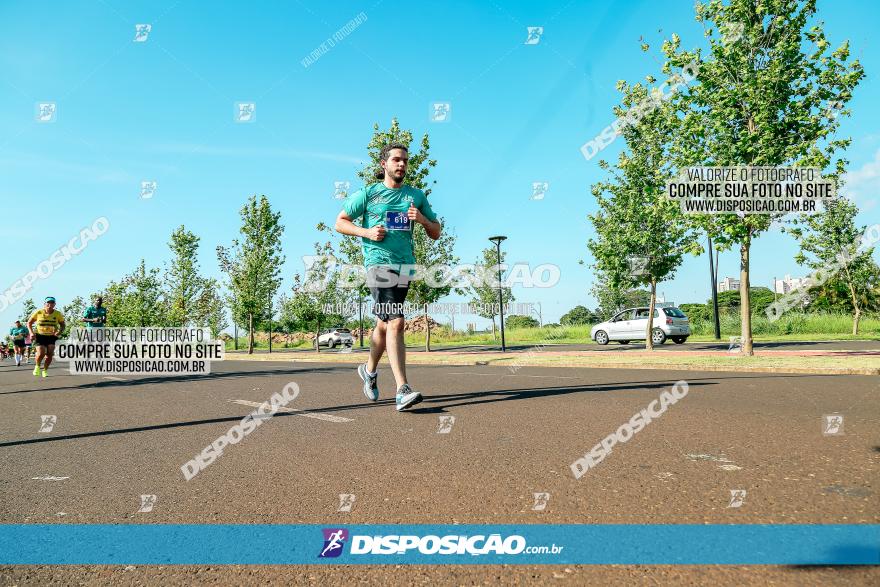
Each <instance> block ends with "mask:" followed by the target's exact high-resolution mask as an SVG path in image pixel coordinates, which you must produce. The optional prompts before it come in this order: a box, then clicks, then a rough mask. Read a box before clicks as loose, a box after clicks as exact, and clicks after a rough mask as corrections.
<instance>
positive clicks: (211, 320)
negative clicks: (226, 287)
mask: <svg viewBox="0 0 880 587" xmlns="http://www.w3.org/2000/svg"><path fill="white" fill-rule="evenodd" d="M219 292H220V284H219V283H218V282H217V280H216V279H202V280H201V287H200V291H199V297H198V298H197V299H196V300H195V305H194V309H193V316H194V318H193V324H194V325H195V326H198V327H200V328H210V329H211V337H212V338H217V337H218V336H219V335H220V333H221V332H222V331H223V329H224V328H226V327H227V326H229V321H228V320H227V319H226V308H225V307H224V304H223V298H222V296H221V295H220V293H219Z"/></svg>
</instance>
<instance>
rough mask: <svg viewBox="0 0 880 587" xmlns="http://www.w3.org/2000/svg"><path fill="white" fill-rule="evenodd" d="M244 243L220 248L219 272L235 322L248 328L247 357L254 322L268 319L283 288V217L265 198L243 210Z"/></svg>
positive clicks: (254, 199)
mask: <svg viewBox="0 0 880 587" xmlns="http://www.w3.org/2000/svg"><path fill="white" fill-rule="evenodd" d="M240 214H241V222H242V224H241V240H239V239H235V240H233V241H232V246H231V247H230V248H229V249H227V248H225V247H222V246H218V247H217V260H218V261H219V262H220V269H221V270H222V271H223V272H224V273H225V274H226V277H227V286H228V288H229V290H230V296H229V301H230V303H231V310H232V319H233V320H234V321H235V323H236V324H247V326H248V353H249V354H252V353H253V352H254V322H255V321H259V320H260V319H261V318H264V317H266V316H268V314H269V312H270V311H271V308H272V300H273V298H274V296H275V293H276V292H277V291H278V287H279V285H280V284H281V277H280V275H281V265H282V264H283V263H284V255H282V254H281V235H282V233H283V232H284V226H283V225H282V224H281V213H280V212H273V211H272V206H271V205H270V204H269V199H268V198H266V196H260V198H259V200H258V199H257V197H256V196H251V197H249V198H248V201H247V203H246V204H245V205H244V206H243V207H242V209H241V212H240Z"/></svg>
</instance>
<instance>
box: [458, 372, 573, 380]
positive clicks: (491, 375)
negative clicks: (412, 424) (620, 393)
mask: <svg viewBox="0 0 880 587" xmlns="http://www.w3.org/2000/svg"><path fill="white" fill-rule="evenodd" d="M447 375H477V376H480V377H539V378H541V377H549V378H550V379H583V377H571V376H569V375H516V374H515V373H510V374H505V375H496V374H494V373H461V372H456V371H451V372H449V373H447Z"/></svg>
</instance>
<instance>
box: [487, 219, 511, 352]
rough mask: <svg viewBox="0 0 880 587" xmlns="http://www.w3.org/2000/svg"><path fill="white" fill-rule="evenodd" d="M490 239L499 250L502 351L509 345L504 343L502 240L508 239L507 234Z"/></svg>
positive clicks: (499, 309) (499, 306)
mask: <svg viewBox="0 0 880 587" xmlns="http://www.w3.org/2000/svg"><path fill="white" fill-rule="evenodd" d="M489 240H490V241H492V242H493V243H495V248H496V250H497V251H498V312H499V313H500V316H501V352H502V353H504V352H507V345H505V344H504V295H503V291H504V290H503V289H502V287H501V241H503V240H507V237H506V236H490V237H489Z"/></svg>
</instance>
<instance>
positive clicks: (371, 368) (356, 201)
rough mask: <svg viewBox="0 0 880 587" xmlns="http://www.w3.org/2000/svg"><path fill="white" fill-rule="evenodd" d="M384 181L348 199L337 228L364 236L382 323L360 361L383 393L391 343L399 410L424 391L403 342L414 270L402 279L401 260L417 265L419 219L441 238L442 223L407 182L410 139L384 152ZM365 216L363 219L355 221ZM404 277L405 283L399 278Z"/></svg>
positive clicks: (370, 389) (373, 394)
mask: <svg viewBox="0 0 880 587" xmlns="http://www.w3.org/2000/svg"><path fill="white" fill-rule="evenodd" d="M379 160H380V164H381V165H382V171H381V172H380V177H379V179H382V180H383V181H382V182H381V183H374V184H370V185H368V186H366V187H364V188H363V189H360V190H358V191H357V192H355V193H353V194H352V195H350V196H349V197H348V198H347V199H346V200H345V205H344V206H343V209H342V212H340V213H339V216H337V218H336V230H337V231H338V232H341V233H342V234H347V235H350V236H359V237H361V242H362V244H363V250H364V265H365V266H366V269H367V285H368V286H369V287H370V292H371V293H372V294H373V301H374V310H373V312H374V313H375V314H376V318H377V319H376V328H374V329H373V336H372V337H371V339H370V358H369V359H368V360H367V363H366V364H365V365H360V366H359V367H358V375H360V377H361V379H362V380H363V383H364V385H363V392H364V395H366V396H367V399H369V400H371V401H376V400H378V399H379V388H378V384H377V377H378V372H377V370H378V367H379V360H380V359H381V358H382V354H383V353H384V352H385V348H386V345H387V348H388V359H389V362H390V363H391V371H392V372H393V373H394V379H395V381H396V383H397V396H396V400H397V411H398V412H399V411H402V410H405V409H406V408H409V407H410V406H413V405H415V404H417V403H419V402H420V401H422V394H420V393H419V392H417V391H415V390H413V389H412V387H410V385H409V383H407V380H406V345H405V344H404V342H403V330H404V318H403V303H404V301H405V300H406V293H407V291H408V290H409V275H407V276H405V277H404V278H402V279H400V266H401V265H414V264H415V262H416V261H415V255H413V241H412V230H413V223H419V224H421V225H422V226H424V227H425V232H426V233H427V235H428V236H429V237H430V238H432V239H434V240H437V239H438V238H440V232H441V230H442V227H441V226H440V223H439V222H437V215H436V214H435V213H434V211H433V210H432V209H431V205H430V204H429V203H428V198H427V197H426V196H425V193H424V192H423V191H422V190H419V189H416V188H414V187H412V186H408V185H404V183H403V179H404V177H405V176H406V166H407V163H408V162H409V153H408V152H407V148H406V147H405V146H404V145H400V144H391V145H387V146H386V147H385V148H384V149H382V152H381V154H380V155H379ZM358 218H361V219H362V220H361V222H360V225H356V224H355V223H354V222H353V221H354V220H356V219H358ZM398 282H400V283H398Z"/></svg>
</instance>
